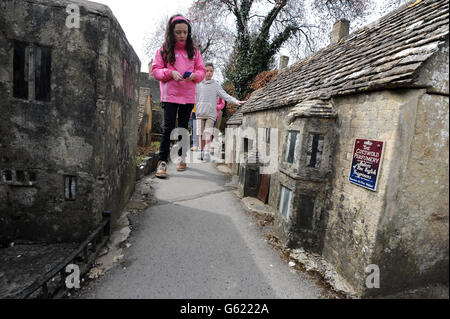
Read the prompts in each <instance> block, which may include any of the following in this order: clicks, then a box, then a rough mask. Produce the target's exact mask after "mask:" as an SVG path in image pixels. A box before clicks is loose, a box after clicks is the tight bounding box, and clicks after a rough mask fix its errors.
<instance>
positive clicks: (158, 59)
mask: <svg viewBox="0 0 450 319" xmlns="http://www.w3.org/2000/svg"><path fill="white" fill-rule="evenodd" d="M161 51H162V48H161V49H160V50H158V52H156V56H155V59H154V60H153V64H152V74H153V76H154V77H155V79H156V80H158V81H160V88H161V102H170V103H177V104H195V87H196V84H197V83H200V82H202V81H203V79H204V78H205V75H206V69H205V65H204V63H203V58H202V55H201V54H200V51H199V50H197V49H196V50H195V56H194V58H193V59H192V60H190V59H189V57H188V54H187V51H186V43H179V42H177V43H176V44H175V64H174V65H171V64H170V63H168V64H167V65H165V63H164V60H163V58H162V56H161ZM174 70H176V71H178V72H179V73H180V74H181V76H183V74H184V72H186V71H191V72H192V73H194V74H195V79H194V80H193V81H180V82H177V81H175V80H174V79H173V78H172V71H174Z"/></svg>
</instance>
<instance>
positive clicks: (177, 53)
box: [152, 14, 206, 178]
mask: <svg viewBox="0 0 450 319" xmlns="http://www.w3.org/2000/svg"><path fill="white" fill-rule="evenodd" d="M152 74H153V76H154V77H155V79H156V80H158V81H160V89H161V102H162V107H163V108H164V130H163V136H162V138H161V146H160V150H159V163H158V168H157V171H156V176H157V177H159V178H165V177H166V176H167V175H166V170H167V162H168V160H169V151H170V133H171V132H172V130H173V129H174V128H175V121H176V118H177V114H178V126H179V127H182V128H185V129H188V122H189V117H190V115H191V112H192V109H193V108H194V103H195V95H196V94H195V93H196V92H195V91H196V84H197V83H200V82H202V81H203V79H204V78H205V74H206V69H205V66H204V63H203V59H202V56H201V54H200V51H199V50H198V48H197V47H196V46H195V44H194V41H193V40H192V29H191V25H190V22H189V20H188V19H186V18H185V17H183V16H182V15H179V14H178V15H174V16H172V17H171V18H170V19H169V22H168V24H167V28H166V36H165V42H164V45H163V46H162V47H161V49H159V50H158V51H157V52H156V56H155V58H154V59H153V64H152ZM187 151H188V150H184V149H181V150H180V151H179V152H178V155H179V156H180V159H179V163H178V166H177V170H178V171H184V170H186V163H185V160H184V157H185V154H186V152H187Z"/></svg>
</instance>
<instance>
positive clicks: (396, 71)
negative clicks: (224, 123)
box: [228, 0, 449, 124]
mask: <svg viewBox="0 0 450 319" xmlns="http://www.w3.org/2000/svg"><path fill="white" fill-rule="evenodd" d="M413 2H414V1H413ZM413 2H411V3H409V4H407V5H404V6H402V7H400V8H399V9H397V10H395V11H393V12H391V13H389V14H388V15H386V16H385V17H383V18H381V19H380V20H378V21H376V22H374V23H372V24H370V25H368V26H366V27H364V28H362V29H361V30H359V31H356V32H354V33H353V34H351V35H349V36H348V37H347V38H345V39H344V40H341V41H340V42H338V43H337V44H333V45H330V46H328V47H326V48H324V49H322V50H321V51H319V52H317V53H316V54H314V55H312V56H310V57H308V58H306V59H304V60H302V61H299V62H297V63H296V64H294V65H292V66H291V67H290V68H287V69H285V70H283V71H282V72H280V73H279V74H278V75H277V76H276V77H275V78H274V79H273V80H272V81H271V82H269V83H268V84H267V86H265V87H264V88H262V89H260V90H258V91H255V92H253V94H252V96H251V97H250V99H249V101H248V102H247V103H246V104H245V105H244V106H243V108H242V110H240V114H235V116H233V117H232V118H230V120H229V121H228V124H235V123H237V124H240V123H241V122H242V112H243V113H250V112H257V111H262V110H267V109H273V108H280V107H287V106H294V105H297V104H298V103H300V102H302V101H305V100H309V99H313V98H330V97H331V96H336V95H341V94H350V93H357V92H363V91H368V90H374V89H382V88H393V87H412V86H413V85H414V81H415V80H416V76H415V75H416V74H415V73H416V71H417V70H418V69H419V67H420V66H421V65H422V64H423V63H424V62H425V61H426V60H427V59H429V58H430V57H431V56H432V55H433V54H434V53H435V52H436V51H438V50H439V47H440V46H441V45H442V44H443V43H444V41H446V38H447V37H448V34H449V25H448V23H449V3H448V1H446V0H424V1H422V2H420V3H418V4H416V5H414V6H411V4H412V3H413ZM330 62H332V63H330ZM231 120H232V121H231ZM230 121H231V122H230ZM239 121H240V122H239ZM232 122H234V123H232Z"/></svg>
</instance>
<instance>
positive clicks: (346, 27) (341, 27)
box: [331, 19, 350, 44]
mask: <svg viewBox="0 0 450 319" xmlns="http://www.w3.org/2000/svg"><path fill="white" fill-rule="evenodd" d="M349 31H350V21H348V20H346V19H341V20H339V21H337V22H336V23H335V24H334V25H333V32H332V33H331V44H335V43H338V42H339V40H341V39H342V38H345V37H346V36H348V33H349Z"/></svg>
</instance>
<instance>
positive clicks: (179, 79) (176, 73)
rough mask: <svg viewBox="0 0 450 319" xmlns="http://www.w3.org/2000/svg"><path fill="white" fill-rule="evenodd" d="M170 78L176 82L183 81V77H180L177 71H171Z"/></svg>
mask: <svg viewBox="0 0 450 319" xmlns="http://www.w3.org/2000/svg"><path fill="white" fill-rule="evenodd" d="M172 78H173V79H174V80H175V81H177V82H180V81H183V80H184V79H183V77H182V76H181V74H180V72H178V71H172Z"/></svg>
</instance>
